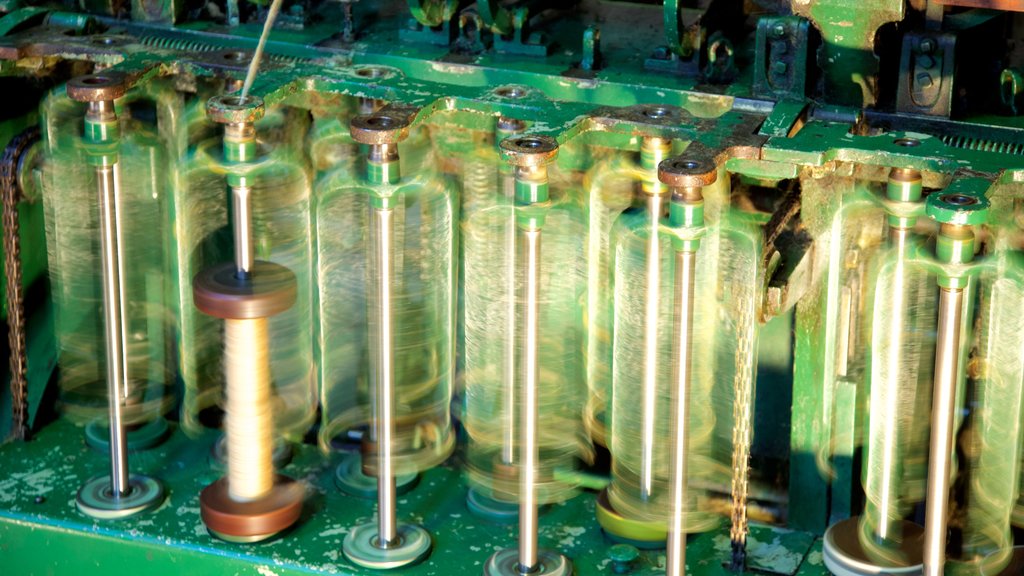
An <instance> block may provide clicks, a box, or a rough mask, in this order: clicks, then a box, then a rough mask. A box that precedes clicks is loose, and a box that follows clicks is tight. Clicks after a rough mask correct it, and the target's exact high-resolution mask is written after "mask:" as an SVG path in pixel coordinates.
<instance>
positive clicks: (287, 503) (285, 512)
mask: <svg viewBox="0 0 1024 576" xmlns="http://www.w3.org/2000/svg"><path fill="white" fill-rule="evenodd" d="M304 495H305V489H304V488H303V487H302V484H300V483H298V482H296V481H295V480H294V479H292V478H289V477H288V476H284V475H282V474H277V475H276V476H275V478H274V488H273V489H271V491H270V492H269V493H267V495H266V496H264V497H263V498H260V499H259V500H251V501H248V502H239V501H237V500H233V499H232V498H231V494H230V493H229V492H228V479H227V478H226V477H225V478H221V479H220V480H217V481H216V482H214V483H213V484H210V485H209V486H207V487H206V488H204V489H203V491H202V492H201V493H200V494H199V509H200V515H201V516H202V519H203V523H204V524H206V527H207V528H209V529H210V531H212V532H214V533H216V534H223V535H224V536H228V537H232V538H239V539H247V538H255V537H260V536H265V537H270V536H273V535H274V534H278V533H280V532H283V531H284V530H287V529H288V528H289V527H290V526H291V525H292V524H295V522H297V521H298V519H299V516H300V515H301V514H302V500H303V498H304Z"/></svg>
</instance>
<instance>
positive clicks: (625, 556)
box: [608, 544, 640, 562]
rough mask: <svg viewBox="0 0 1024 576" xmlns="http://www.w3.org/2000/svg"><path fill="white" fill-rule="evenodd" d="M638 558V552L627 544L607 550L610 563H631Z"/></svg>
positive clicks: (634, 547) (617, 545)
mask: <svg viewBox="0 0 1024 576" xmlns="http://www.w3.org/2000/svg"><path fill="white" fill-rule="evenodd" d="M639 557H640V551H639V550H637V549H636V546H631V545H629V544H615V545H613V546H611V547H610V548H608V558H610V559H611V561H612V562H632V561H633V560H636V559H637V558H639Z"/></svg>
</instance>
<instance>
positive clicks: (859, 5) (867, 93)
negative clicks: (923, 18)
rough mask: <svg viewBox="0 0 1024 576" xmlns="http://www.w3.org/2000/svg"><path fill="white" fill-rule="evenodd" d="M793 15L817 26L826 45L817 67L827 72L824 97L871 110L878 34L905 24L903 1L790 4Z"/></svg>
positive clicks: (793, 0) (807, 0) (843, 0)
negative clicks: (883, 28)
mask: <svg viewBox="0 0 1024 576" xmlns="http://www.w3.org/2000/svg"><path fill="white" fill-rule="evenodd" d="M790 6H791V7H792V9H793V13H794V14H797V15H799V16H803V17H805V18H807V19H809V20H810V21H811V22H813V23H814V26H815V27H816V28H818V30H819V31H820V32H821V38H822V41H823V42H824V44H823V45H822V47H821V50H820V51H819V53H818V66H820V67H821V69H822V70H823V71H824V76H825V96H826V98H828V99H829V101H831V102H834V103H837V104H845V105H849V106H858V107H860V106H869V105H871V104H874V103H875V100H876V98H877V94H876V90H877V83H876V80H875V75H876V74H877V71H878V59H877V58H876V57H875V53H874V48H875V32H876V31H877V30H878V28H879V27H881V26H882V25H883V24H885V23H887V22H898V21H900V20H903V10H904V7H903V6H904V1H903V0H863V1H861V2H851V1H850V0H814V1H812V0H790Z"/></svg>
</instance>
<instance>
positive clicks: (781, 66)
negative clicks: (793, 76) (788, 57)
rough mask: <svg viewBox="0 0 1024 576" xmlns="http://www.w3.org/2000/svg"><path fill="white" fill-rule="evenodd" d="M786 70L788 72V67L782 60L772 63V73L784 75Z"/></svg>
mask: <svg viewBox="0 0 1024 576" xmlns="http://www.w3.org/2000/svg"><path fill="white" fill-rule="evenodd" d="M787 70H789V65H788V64H786V63H785V62H783V61H782V60H777V61H775V62H772V73H774V74H778V75H782V74H785V73H786V71H787Z"/></svg>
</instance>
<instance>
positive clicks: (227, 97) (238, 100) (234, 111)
mask: <svg viewBox="0 0 1024 576" xmlns="http://www.w3.org/2000/svg"><path fill="white" fill-rule="evenodd" d="M265 113H266V107H265V106H264V105H263V99H262V98H260V97H259V96H246V97H245V99H244V100H243V99H242V97H241V96H237V95H234V94H222V95H220V96H214V97H213V98H210V99H209V100H207V101H206V117H207V118H209V119H210V120H212V121H214V122H216V123H218V124H252V123H254V122H256V121H257V120H259V119H260V118H263V115H264V114H265Z"/></svg>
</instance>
